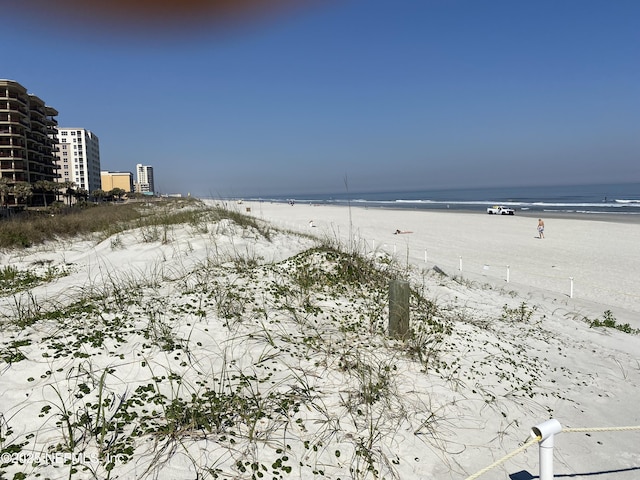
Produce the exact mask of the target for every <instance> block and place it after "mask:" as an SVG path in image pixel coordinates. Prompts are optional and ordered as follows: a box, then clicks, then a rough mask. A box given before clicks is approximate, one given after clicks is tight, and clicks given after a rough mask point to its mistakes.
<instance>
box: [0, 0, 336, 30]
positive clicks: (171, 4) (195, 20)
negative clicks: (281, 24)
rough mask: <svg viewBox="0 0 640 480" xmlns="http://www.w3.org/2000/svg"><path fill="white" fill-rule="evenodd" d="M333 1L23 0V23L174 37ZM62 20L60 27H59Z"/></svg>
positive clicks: (14, 5) (17, 7) (18, 5)
mask: <svg viewBox="0 0 640 480" xmlns="http://www.w3.org/2000/svg"><path fill="white" fill-rule="evenodd" d="M331 2H333V0H329V1H326V0H324V1H321V0H106V1H105V0H56V1H51V0H20V1H16V2H11V3H10V4H9V5H8V6H7V7H9V8H13V9H14V10H15V11H17V12H19V13H20V14H22V15H24V20H26V21H29V20H30V19H34V20H45V21H46V20H50V19H52V18H54V19H55V20H56V29H62V30H66V27H69V26H73V28H76V29H78V30H79V31H80V30H84V31H85V32H92V33H99V32H102V33H121V34H132V35H137V34H140V33H143V34H153V35H173V34H176V33H197V32H204V31H208V32H220V31H225V30H227V29H234V28H239V27H246V26H250V25H252V24H253V22H256V21H264V20H268V19H270V18H274V17H277V16H282V15H284V14H287V13H295V12H296V11H299V10H302V9H306V8H309V7H311V6H314V5H319V4H327V3H331ZM60 21H62V23H59V22H60Z"/></svg>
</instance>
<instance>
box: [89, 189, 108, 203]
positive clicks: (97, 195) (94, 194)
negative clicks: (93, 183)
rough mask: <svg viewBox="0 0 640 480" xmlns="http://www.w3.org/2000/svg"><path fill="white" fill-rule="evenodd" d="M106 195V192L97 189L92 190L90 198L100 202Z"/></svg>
mask: <svg viewBox="0 0 640 480" xmlns="http://www.w3.org/2000/svg"><path fill="white" fill-rule="evenodd" d="M106 195H107V192H105V191H104V190H102V189H100V188H98V189H96V190H94V191H93V192H91V196H92V197H93V198H94V199H96V200H98V202H102V200H103V199H104V197H105V196H106Z"/></svg>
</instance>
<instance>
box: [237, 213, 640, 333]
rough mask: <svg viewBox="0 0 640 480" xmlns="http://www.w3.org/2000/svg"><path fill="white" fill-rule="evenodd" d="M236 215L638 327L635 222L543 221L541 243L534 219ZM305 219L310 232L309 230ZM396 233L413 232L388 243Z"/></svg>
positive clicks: (639, 230)
mask: <svg viewBox="0 0 640 480" xmlns="http://www.w3.org/2000/svg"><path fill="white" fill-rule="evenodd" d="M241 207H245V208H244V211H246V208H250V209H251V213H252V215H255V216H257V217H259V218H263V219H266V220H269V221H273V222H275V223H276V224H277V225H280V226H285V227H287V228H290V229H292V230H297V231H305V232H310V233H313V234H316V235H320V236H328V237H340V238H341V239H342V240H343V241H344V242H347V240H348V238H349V234H350V229H351V233H352V234H353V237H354V238H356V239H357V243H358V244H359V245H361V246H362V247H363V248H364V249H372V248H375V249H380V250H383V251H386V252H390V253H393V252H395V256H396V257H397V258H398V259H399V260H400V261H403V262H406V259H407V255H408V259H409V262H410V263H411V264H413V265H415V266H418V267H424V266H426V267H427V268H432V267H433V266H434V265H437V266H438V267H439V268H441V269H442V270H444V271H445V272H446V273H447V274H449V275H460V274H462V276H463V277H465V278H467V279H469V280H473V281H477V282H489V283H491V284H493V285H497V286H500V287H504V288H507V289H510V290H515V291H518V292H520V293H521V294H523V295H528V296H531V298H532V301H533V299H536V300H540V299H544V300H549V301H552V302H556V303H557V304H558V305H562V306H566V308H568V309H571V310H574V311H576V312H584V314H585V315H586V316H592V317H594V318H595V317H598V316H601V315H602V314H603V312H604V311H605V310H611V311H612V313H613V314H614V316H615V317H616V319H617V320H618V322H619V323H629V324H630V325H632V326H634V327H635V328H640V276H639V275H640V222H628V221H624V222H620V223H616V222H611V221H595V220H581V219H576V218H573V217H569V216H567V218H552V219H546V218H545V220H546V222H545V223H546V225H545V227H546V229H545V238H544V239H542V240H541V239H539V238H538V232H537V230H536V228H537V223H538V222H537V218H532V217H530V216H526V217H525V216H520V215H518V214H516V215H515V216H494V215H485V214H481V213H465V212H447V211H424V210H403V209H398V210H388V209H370V208H361V207H351V208H348V207H336V206H324V205H322V206H318V205H308V204H296V205H294V206H290V205H288V204H277V203H264V202H263V203H257V202H253V203H250V202H245V203H244V204H243V205H241ZM585 218H587V217H585ZM310 220H313V222H314V225H315V228H310V227H309V221H310ZM350 224H351V227H350ZM396 230H401V231H411V232H413V233H410V234H402V235H394V234H393V232H395V231H396ZM425 253H426V259H427V261H426V263H425ZM461 264H462V272H461V271H460V265H461ZM507 266H508V269H507ZM507 270H508V272H507ZM507 273H508V275H509V283H508V284H507ZM571 278H573V291H572V289H571V287H572V280H571ZM571 294H573V297H572V298H571V297H570V296H571Z"/></svg>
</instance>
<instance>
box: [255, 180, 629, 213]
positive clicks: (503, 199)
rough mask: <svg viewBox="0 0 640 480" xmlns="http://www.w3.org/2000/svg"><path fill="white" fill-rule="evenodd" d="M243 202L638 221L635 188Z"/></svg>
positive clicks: (287, 197) (430, 192)
mask: <svg viewBox="0 0 640 480" xmlns="http://www.w3.org/2000/svg"><path fill="white" fill-rule="evenodd" d="M245 200H252V201H268V202H292V201H293V202H296V203H313V204H326V205H352V206H360V207H371V208H411V209H423V210H437V209H447V208H448V209H455V210H475V211H486V209H487V207H488V206H491V205H504V206H508V207H511V208H514V209H515V210H516V212H517V211H530V212H558V213H579V214H612V215H640V183H620V184H606V185H605V184H603V185H565V186H542V187H513V188H507V187H501V188H467V189H449V190H436V189H434V190H419V191H396V192H391V191H389V192H366V193H348V192H345V193H332V194H313V195H304V194H303V195H300V194H298V195H283V196H273V197H269V198H266V197H265V198H245Z"/></svg>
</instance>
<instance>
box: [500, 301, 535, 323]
mask: <svg viewBox="0 0 640 480" xmlns="http://www.w3.org/2000/svg"><path fill="white" fill-rule="evenodd" d="M535 311H536V307H535V306H533V307H530V306H529V305H527V304H526V302H522V303H521V304H520V305H518V306H517V307H515V308H510V307H509V306H508V305H504V306H503V307H502V319H503V320H508V321H511V322H521V323H522V322H528V321H529V320H531V317H532V316H533V314H534V312H535Z"/></svg>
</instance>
